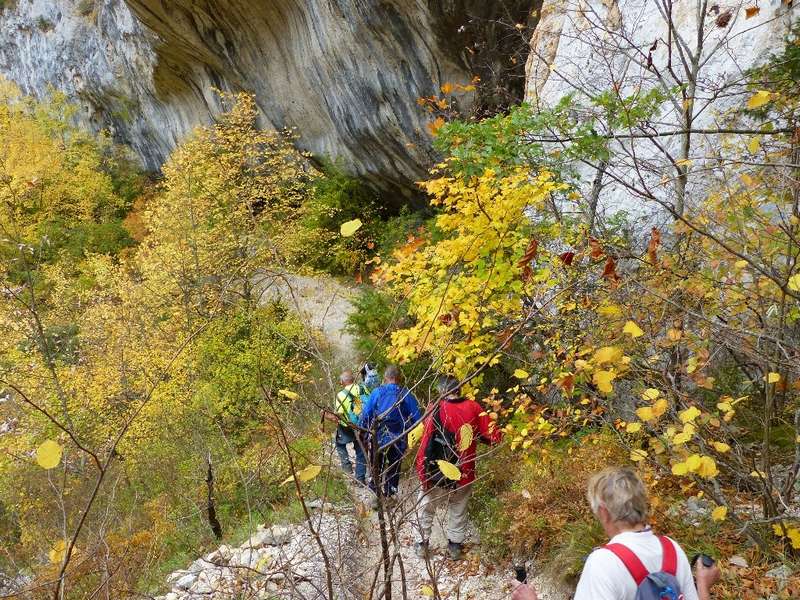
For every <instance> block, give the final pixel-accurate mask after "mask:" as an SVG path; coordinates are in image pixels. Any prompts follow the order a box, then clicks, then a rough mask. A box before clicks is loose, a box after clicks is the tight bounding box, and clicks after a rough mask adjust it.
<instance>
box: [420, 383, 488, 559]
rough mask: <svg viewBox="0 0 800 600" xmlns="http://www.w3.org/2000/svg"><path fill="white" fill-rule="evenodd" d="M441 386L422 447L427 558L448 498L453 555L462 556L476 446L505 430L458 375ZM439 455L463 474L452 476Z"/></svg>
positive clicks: (423, 532) (422, 508)
mask: <svg viewBox="0 0 800 600" xmlns="http://www.w3.org/2000/svg"><path fill="white" fill-rule="evenodd" d="M437 388H438V392H439V397H440V398H441V400H440V401H439V403H438V404H437V405H436V406H435V407H434V408H433V410H432V411H431V412H430V413H429V414H428V416H427V417H426V418H425V421H424V426H423V433H422V440H421V442H420V446H419V451H418V452H417V461H416V466H417V475H419V480H420V482H421V483H422V490H421V491H420V495H419V503H418V506H417V521H418V525H419V530H420V536H421V537H420V541H419V542H417V544H416V551H417V555H418V556H420V557H422V558H424V557H426V556H427V555H428V547H429V542H430V536H431V529H432V528H433V518H434V516H435V514H436V508H437V506H438V505H439V504H441V503H444V502H447V539H448V545H447V551H448V553H449V555H450V558H452V559H453V560H458V559H459V558H460V557H461V545H462V544H463V542H464V537H465V536H466V526H467V503H468V501H469V497H470V494H471V493H472V482H473V481H475V446H476V445H477V442H478V440H480V441H482V442H484V443H486V444H491V445H495V444H498V443H499V442H500V440H501V439H502V433H501V432H500V431H499V430H498V429H496V428H495V424H494V421H493V420H492V419H491V418H490V417H489V415H487V414H486V411H485V410H484V409H483V407H482V406H481V405H480V404H478V403H477V402H475V401H474V400H469V399H467V398H463V397H461V389H460V385H459V382H458V380H457V379H456V378H455V377H451V376H449V375H443V376H441V377H440V378H439V381H438V382H437ZM465 425H466V426H468V427H469V429H468V428H467V427H464V426H465ZM462 436H469V437H468V439H467V438H466V437H462ZM467 442H469V444H468V445H467ZM464 446H466V448H464ZM462 448H463V450H462ZM439 461H445V462H449V463H451V464H454V465H455V466H456V467H458V469H459V470H460V471H461V478H460V479H459V480H457V481H454V480H452V479H449V478H448V477H447V474H446V473H443V472H442V470H441V469H440V468H439V466H440V465H439Z"/></svg>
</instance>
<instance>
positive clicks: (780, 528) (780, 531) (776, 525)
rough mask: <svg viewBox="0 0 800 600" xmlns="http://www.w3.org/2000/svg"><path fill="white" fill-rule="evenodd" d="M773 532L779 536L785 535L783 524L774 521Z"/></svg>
mask: <svg viewBox="0 0 800 600" xmlns="http://www.w3.org/2000/svg"><path fill="white" fill-rule="evenodd" d="M772 532H773V533H774V534H775V535H777V536H778V537H783V525H781V524H780V523H773V524H772Z"/></svg>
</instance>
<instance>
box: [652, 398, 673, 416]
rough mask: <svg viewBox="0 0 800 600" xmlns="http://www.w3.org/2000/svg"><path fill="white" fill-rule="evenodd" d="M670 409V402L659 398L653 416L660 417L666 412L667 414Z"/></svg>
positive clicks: (654, 406) (654, 405)
mask: <svg viewBox="0 0 800 600" xmlns="http://www.w3.org/2000/svg"><path fill="white" fill-rule="evenodd" d="M668 408H669V402H667V399H666V398H659V399H658V400H656V401H655V403H654V404H653V415H655V416H656V417H660V416H661V415H663V414H664V413H665V412H667V409H668Z"/></svg>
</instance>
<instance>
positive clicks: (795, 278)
mask: <svg viewBox="0 0 800 600" xmlns="http://www.w3.org/2000/svg"><path fill="white" fill-rule="evenodd" d="M788 285H789V289H790V290H792V291H793V292H800V273H798V274H797V275H792V276H791V277H789V284H788Z"/></svg>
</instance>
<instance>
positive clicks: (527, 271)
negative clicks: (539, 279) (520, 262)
mask: <svg viewBox="0 0 800 600" xmlns="http://www.w3.org/2000/svg"><path fill="white" fill-rule="evenodd" d="M531 277H533V270H532V269H531V268H530V267H529V266H528V265H525V266H524V267H522V281H528V280H529V279H530V278H531Z"/></svg>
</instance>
